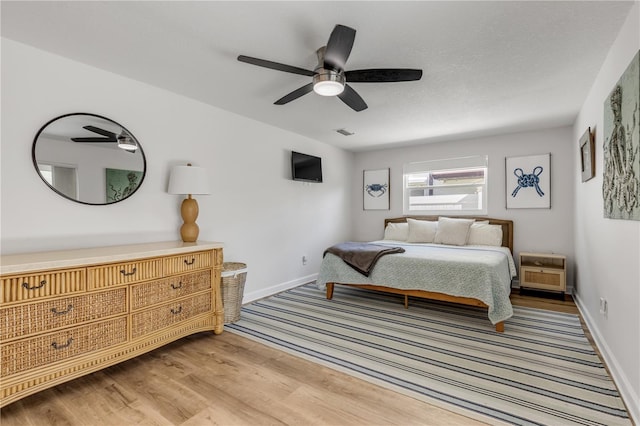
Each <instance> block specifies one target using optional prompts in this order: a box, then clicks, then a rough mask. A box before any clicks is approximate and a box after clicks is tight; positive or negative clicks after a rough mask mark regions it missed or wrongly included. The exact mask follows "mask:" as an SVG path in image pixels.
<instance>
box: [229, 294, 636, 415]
mask: <svg viewBox="0 0 640 426" xmlns="http://www.w3.org/2000/svg"><path fill="white" fill-rule="evenodd" d="M225 328H226V330H228V331H230V332H233V333H237V334H240V335H242V336H245V337H248V338H250V339H253V340H256V341H259V342H262V343H265V344H267V345H270V346H272V347H275V348H277V349H281V350H283V351H286V352H289V353H292V354H294V355H298V356H301V357H304V358H306V359H310V360H312V361H314V362H318V363H321V364H323V365H326V366H329V367H332V368H335V369H338V370H340V371H343V372H346V373H349V374H352V375H354V376H356V377H360V378H363V379H365V380H368V381H370V382H373V383H376V384H379V385H382V386H386V387H388V388H391V389H394V390H396V391H398V392H402V393H404V394H407V395H410V396H412V397H415V398H417V399H421V400H424V401H426V402H429V403H432V404H436V405H440V406H442V407H444V408H447V409H450V410H452V411H456V412H461V413H462V414H466V415H468V416H470V417H475V418H478V419H481V420H485V421H488V422H490V423H502V422H506V423H510V424H522V425H529V424H534V425H535V424H541V425H568V424H581V425H629V424H631V422H630V420H629V417H628V415H627V412H626V411H625V408H624V405H623V403H622V400H621V399H620V396H619V394H618V392H617V390H616V388H615V386H614V384H613V382H612V381H611V379H610V377H609V376H608V375H607V372H606V371H605V369H604V366H603V365H602V363H601V362H600V360H599V358H598V356H597V355H596V353H595V352H594V350H593V348H592V347H591V345H590V344H589V341H588V340H587V338H586V337H585V335H584V334H583V331H582V328H581V326H580V320H579V318H578V316H576V315H572V314H564V313H558V312H551V311H546V310H540V309H531V308H524V307H518V306H514V316H513V317H512V318H510V319H509V320H507V321H506V323H505V332H504V333H496V332H495V330H494V328H493V326H492V325H491V323H490V322H489V321H488V319H487V314H486V310H483V309H480V308H473V307H467V306H464V307H462V306H457V305H451V304H446V303H439V302H431V301H426V300H421V299H417V298H411V299H410V305H409V309H408V310H407V309H404V306H403V298H402V296H396V295H389V294H382V293H378V292H372V291H366V290H361V289H354V288H349V287H345V286H336V288H335V293H334V297H333V300H326V298H325V295H324V292H323V291H320V290H318V289H317V288H316V286H315V284H313V283H312V284H306V285H304V286H301V287H298V288H295V289H292V290H289V291H286V292H284V293H280V294H278V295H275V296H272V297H270V298H267V299H264V300H260V301H257V302H254V303H252V304H249V305H246V306H244V307H243V308H242V311H241V319H240V321H238V322H236V323H235V324H230V325H227V326H225ZM425 420H427V419H425Z"/></svg>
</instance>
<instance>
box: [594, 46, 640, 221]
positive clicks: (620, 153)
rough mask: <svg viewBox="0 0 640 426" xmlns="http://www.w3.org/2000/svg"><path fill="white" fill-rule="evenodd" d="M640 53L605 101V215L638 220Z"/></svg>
mask: <svg viewBox="0 0 640 426" xmlns="http://www.w3.org/2000/svg"><path fill="white" fill-rule="evenodd" d="M639 104H640V52H638V53H636V56H635V57H634V58H633V60H632V61H631V63H630V64H629V66H628V67H627V69H626V70H625V72H624V73H623V74H622V77H620V80H618V82H617V83H616V85H615V86H614V88H613V90H612V91H611V93H610V94H609V96H607V98H606V99H605V101H604V126H603V128H604V145H603V151H604V155H603V157H604V158H603V162H604V163H603V167H602V174H603V176H602V198H603V200H604V217H606V218H610V219H627V220H640V194H639V192H638V191H640V155H638V151H639V150H640V148H639V147H640V113H639Z"/></svg>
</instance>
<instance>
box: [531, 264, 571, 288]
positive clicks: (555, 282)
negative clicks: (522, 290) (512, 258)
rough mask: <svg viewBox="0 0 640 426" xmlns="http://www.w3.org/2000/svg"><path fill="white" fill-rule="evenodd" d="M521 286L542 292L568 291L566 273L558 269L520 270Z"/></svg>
mask: <svg viewBox="0 0 640 426" xmlns="http://www.w3.org/2000/svg"><path fill="white" fill-rule="evenodd" d="M520 275H521V279H520V286H521V287H531V288H536V289H540V290H553V291H566V276H565V272H564V271H561V270H557V269H544V268H531V267H521V268H520Z"/></svg>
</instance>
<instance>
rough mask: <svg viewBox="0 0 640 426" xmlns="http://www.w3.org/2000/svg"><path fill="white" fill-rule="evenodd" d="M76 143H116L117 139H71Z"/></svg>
mask: <svg viewBox="0 0 640 426" xmlns="http://www.w3.org/2000/svg"><path fill="white" fill-rule="evenodd" d="M71 140H72V141H74V142H87V143H96V142H98V143H103V142H104V143H115V142H117V141H116V138H115V137H113V138H71Z"/></svg>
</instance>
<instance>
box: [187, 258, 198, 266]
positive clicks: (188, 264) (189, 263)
mask: <svg viewBox="0 0 640 426" xmlns="http://www.w3.org/2000/svg"><path fill="white" fill-rule="evenodd" d="M194 263H196V258H195V257H192V258H191V262H189V261H188V260H187V259H185V260H184V264H185V265H187V266H191V265H193V264H194Z"/></svg>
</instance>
